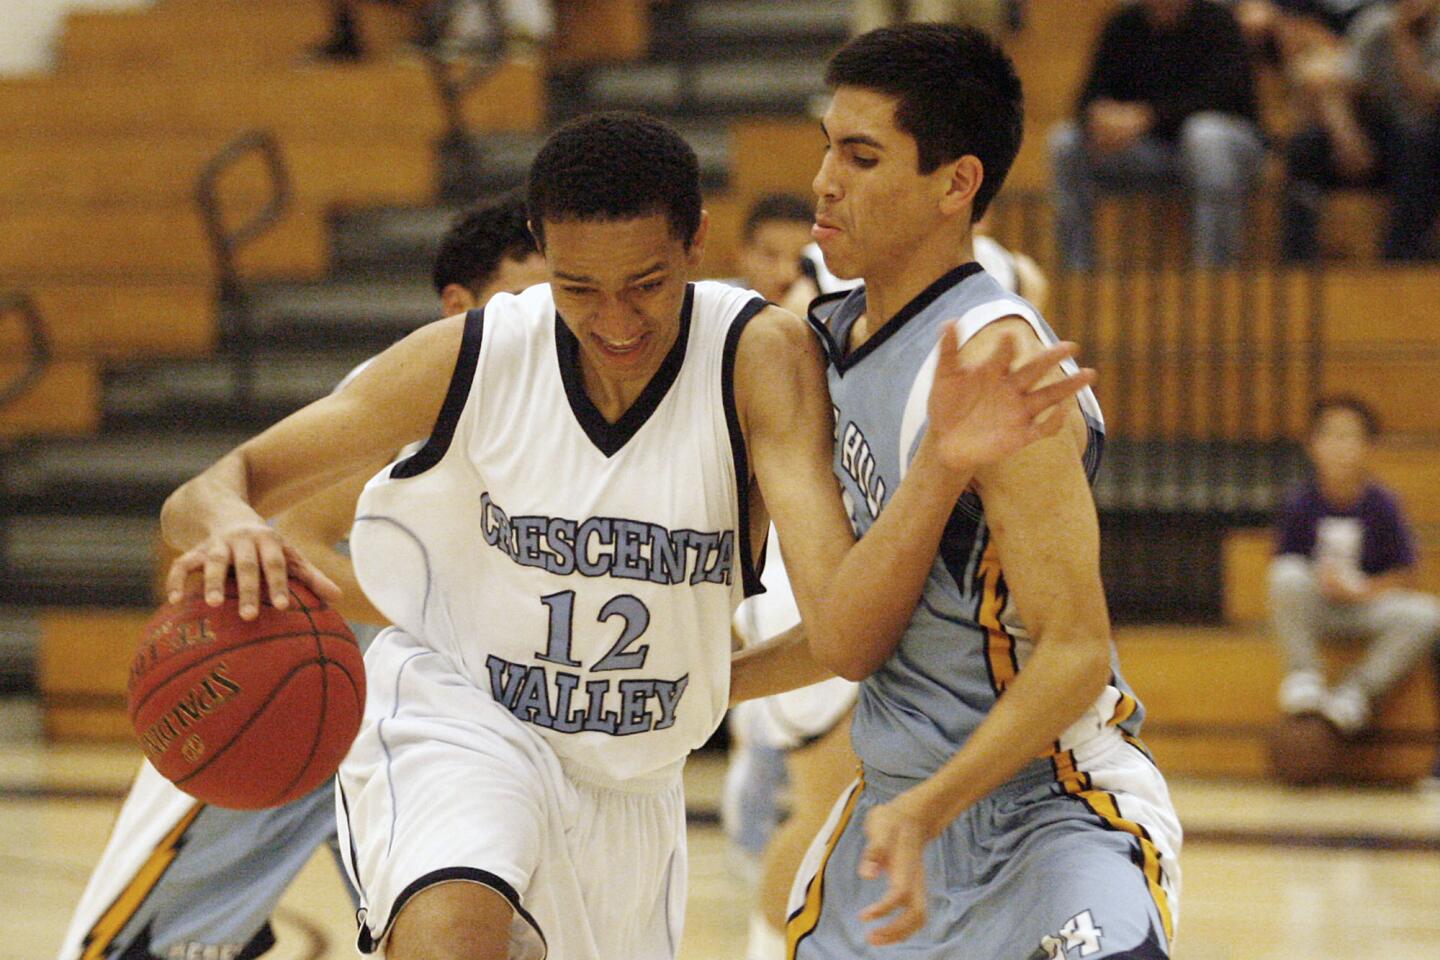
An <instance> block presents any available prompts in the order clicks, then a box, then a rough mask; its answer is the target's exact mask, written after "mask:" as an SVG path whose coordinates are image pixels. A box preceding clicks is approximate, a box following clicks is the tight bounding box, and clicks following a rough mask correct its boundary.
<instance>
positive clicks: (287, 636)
mask: <svg viewBox="0 0 1440 960" xmlns="http://www.w3.org/2000/svg"><path fill="white" fill-rule="evenodd" d="M299 637H315V638H321V637H328V638H330V639H332V640H339V641H341V642H343V643H346V644H348V645H350V646H358V644H357V643H356V641H355V638H354V637H353V636H347V635H346V634H343V633H329V632H327V633H318V632H316V631H313V630H299V631H294V632H291V633H275V634H271V635H269V636H265V637H254V638H252V639H250V640H246V641H245V642H243V643H236V644H232V645H230V646H227V647H226V648H225V649H224V650H210V651H208V652H207V653H206V654H205V656H203V657H199V658H197V659H195V660H187V661H185V662H184V663H181V664H174V665H172V668H171V672H170V673H169V674H167V675H165V676H163V677H161V678H159V679H157V680H155V681H154V682H153V685H152V687H151V689H150V692H149V693H147V694H145V696H144V697H143V698H141V699H140V701H139V702H137V703H136V704H135V705H134V706H133V707H132V708H131V709H130V716H131V718H132V720H133V718H134V717H135V716H136V715H137V714H138V713H140V711H141V710H142V709H144V707H145V705H146V704H147V703H149V702H150V698H151V697H153V696H155V694H156V693H158V692H160V690H161V689H163V688H164V687H165V685H166V684H168V683H170V682H171V681H173V680H174V679H175V678H176V677H178V676H180V675H181V674H182V673H189V672H190V671H192V670H195V669H197V668H199V667H201V666H203V665H205V664H207V663H211V662H213V661H215V660H217V659H220V658H223V657H226V656H228V655H230V654H232V653H236V652H238V651H241V650H249V649H250V648H252V647H255V646H257V645H259V644H262V643H273V642H275V641H277V640H294V639H296V638H299ZM327 659H333V658H327ZM311 662H313V661H311Z"/></svg>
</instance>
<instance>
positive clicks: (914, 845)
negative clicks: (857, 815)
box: [860, 794, 929, 947]
mask: <svg viewBox="0 0 1440 960" xmlns="http://www.w3.org/2000/svg"><path fill="white" fill-rule="evenodd" d="M928 838H929V831H928V830H927V829H926V827H925V824H924V823H923V822H922V820H921V818H920V817H919V816H918V815H916V814H915V813H913V812H912V811H911V810H910V809H909V806H908V804H907V803H906V798H905V796H904V795H903V794H902V795H901V796H899V797H896V798H895V799H894V800H891V801H890V802H889V803H885V804H881V805H880V806H878V807H875V808H874V809H872V810H871V811H870V812H869V814H867V815H866V817H865V839H866V844H865V852H864V853H863V854H862V855H861V857H860V878H861V879H862V880H876V879H879V878H880V877H881V876H882V875H883V876H886V877H888V878H889V879H890V885H889V886H888V887H887V888H886V890H885V895H884V896H883V897H881V898H880V899H879V900H877V901H875V902H874V903H872V904H871V905H870V906H868V907H866V908H865V909H864V910H862V911H860V919H861V920H863V921H864V922H866V923H869V922H871V921H873V920H881V919H884V918H885V917H889V916H890V915H891V914H895V917H894V918H893V919H892V920H890V921H889V922H888V923H886V924H884V925H883V926H878V927H875V928H874V929H872V930H871V931H870V932H869V933H868V934H867V935H866V939H867V940H869V942H870V943H871V944H872V945H874V946H877V947H878V946H883V945H884V944H887V943H899V942H900V941H901V940H904V939H905V938H906V937H909V936H911V935H913V934H914V933H915V932H916V931H918V930H919V929H920V928H921V927H923V926H925V916H926V914H925V856H924V854H925V842H926V840H927V839H928ZM897 911H898V913H897Z"/></svg>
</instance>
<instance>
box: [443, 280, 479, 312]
mask: <svg viewBox="0 0 1440 960" xmlns="http://www.w3.org/2000/svg"><path fill="white" fill-rule="evenodd" d="M440 306H441V308H442V315H443V316H446V317H453V316H455V314H457V313H464V312H465V311H466V310H473V309H475V308H476V307H478V306H480V298H479V297H477V296H475V294H473V293H471V292H470V288H469V287H467V286H464V285H463V284H459V283H447V284H446V285H445V289H444V290H441V291H440Z"/></svg>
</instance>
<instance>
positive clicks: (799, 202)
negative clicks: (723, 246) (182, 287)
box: [740, 193, 815, 243]
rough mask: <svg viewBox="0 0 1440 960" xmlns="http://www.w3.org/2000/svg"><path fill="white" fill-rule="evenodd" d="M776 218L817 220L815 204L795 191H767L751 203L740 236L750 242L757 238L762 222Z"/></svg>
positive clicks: (791, 220)
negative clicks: (757, 231) (798, 195)
mask: <svg viewBox="0 0 1440 960" xmlns="http://www.w3.org/2000/svg"><path fill="white" fill-rule="evenodd" d="M775 220H783V221H787V222H791V223H811V222H813V221H814V220H815V204H814V203H811V202H810V201H808V200H805V199H802V198H801V197H797V196H796V195H795V194H793V193H767V194H765V195H764V196H762V197H761V198H760V199H758V200H756V201H755V202H754V203H752V204H751V205H750V212H749V213H747V214H745V226H744V229H743V230H742V232H741V234H740V238H741V239H742V240H744V241H745V242H746V243H749V242H750V241H751V240H754V239H755V231H756V230H759V229H760V224H762V223H771V222H773V221H775Z"/></svg>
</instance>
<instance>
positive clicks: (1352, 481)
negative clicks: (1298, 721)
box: [1270, 397, 1440, 735]
mask: <svg viewBox="0 0 1440 960" xmlns="http://www.w3.org/2000/svg"><path fill="white" fill-rule="evenodd" d="M1377 433H1378V424H1377V422H1376V419H1375V415H1374V414H1373V413H1372V412H1371V411H1370V409H1369V408H1368V407H1366V406H1365V404H1363V403H1362V402H1360V401H1359V400H1356V399H1353V398H1351V397H1332V398H1329V399H1323V400H1321V401H1320V402H1319V403H1317V404H1316V405H1315V409H1314V412H1313V414H1312V416H1311V420H1310V439H1309V446H1308V449H1309V454H1310V460H1311V463H1312V464H1313V466H1314V468H1315V477H1314V479H1313V480H1311V481H1308V482H1306V483H1305V484H1303V485H1302V486H1301V487H1300V488H1299V489H1298V490H1296V491H1295V492H1294V493H1293V494H1292V495H1291V497H1290V498H1289V500H1288V502H1287V503H1286V504H1285V506H1284V508H1283V509H1282V511H1281V514H1280V517H1279V523H1278V528H1277V531H1276V534H1277V542H1276V550H1275V552H1276V556H1275V559H1274V561H1273V562H1272V563H1271V566H1270V616H1271V621H1272V623H1273V626H1274V630H1275V636H1276V639H1277V640H1278V641H1279V643H1280V646H1281V649H1282V651H1283V653H1284V656H1285V660H1286V670H1287V673H1286V675H1285V679H1284V681H1283V682H1282V683H1281V684H1280V708H1281V709H1282V710H1283V711H1285V712H1286V713H1290V714H1297V713H1319V714H1320V715H1321V716H1323V717H1325V719H1327V720H1328V721H1330V723H1331V724H1333V725H1334V726H1335V728H1336V729H1337V730H1339V731H1340V732H1341V733H1343V734H1346V735H1352V734H1355V733H1358V732H1359V731H1361V730H1363V729H1364V728H1365V727H1366V726H1367V725H1368V724H1369V721H1370V713H1371V708H1372V705H1373V704H1374V703H1375V701H1376V700H1377V699H1379V698H1380V697H1381V696H1382V695H1383V694H1384V693H1385V692H1386V691H1387V690H1389V689H1390V688H1391V687H1392V686H1393V685H1394V684H1395V683H1396V681H1398V680H1400V679H1401V678H1402V677H1404V676H1405V675H1406V674H1407V673H1408V672H1409V671H1410V669H1411V667H1412V666H1413V665H1414V664H1415V663H1416V661H1418V660H1419V659H1420V658H1421V657H1422V656H1423V655H1424V654H1425V652H1426V651H1427V650H1428V649H1430V648H1431V646H1432V645H1433V644H1434V643H1435V642H1436V639H1437V637H1440V601H1437V600H1436V599H1435V598H1434V597H1431V596H1428V595H1427V594H1423V593H1419V592H1416V591H1415V590H1414V589H1413V573H1414V568H1415V547H1414V543H1413V541H1412V539H1411V536H1410V531H1409V528H1408V527H1407V525H1406V522H1405V518H1404V516H1403V515H1402V513H1401V510H1400V505H1399V503H1398V502H1397V501H1396V499H1395V496H1394V494H1392V493H1391V492H1390V491H1389V490H1386V489H1385V488H1384V487H1383V486H1381V485H1380V484H1379V483H1377V482H1376V481H1375V480H1374V478H1373V477H1372V476H1371V474H1370V459H1371V453H1372V452H1373V450H1374V441H1375V437H1376V434H1377ZM1325 637H1340V638H1345V639H1349V638H1363V639H1364V640H1365V641H1366V642H1367V644H1368V646H1367V649H1366V650H1365V655H1364V656H1363V657H1362V658H1361V659H1360V660H1359V662H1357V663H1356V664H1355V666H1354V667H1353V668H1352V669H1351V670H1350V671H1349V672H1348V673H1347V674H1346V676H1345V677H1344V678H1343V679H1341V680H1340V682H1339V683H1338V684H1336V685H1335V686H1333V687H1330V686H1327V685H1326V682H1325V675H1324V664H1323V661H1322V660H1321V657H1320V651H1319V641H1320V640H1321V639H1322V638H1325Z"/></svg>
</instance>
